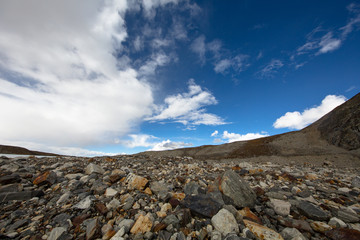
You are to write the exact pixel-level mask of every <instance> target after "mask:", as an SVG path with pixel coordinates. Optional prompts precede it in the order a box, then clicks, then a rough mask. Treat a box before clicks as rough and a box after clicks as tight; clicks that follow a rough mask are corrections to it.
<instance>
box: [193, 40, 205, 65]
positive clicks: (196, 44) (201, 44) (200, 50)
mask: <svg viewBox="0 0 360 240" xmlns="http://www.w3.org/2000/svg"><path fill="white" fill-rule="evenodd" d="M190 49H191V50H192V51H193V52H194V53H196V54H198V55H199V59H200V62H201V64H205V61H206V58H205V53H206V45H205V36H204V35H201V36H199V37H198V38H196V39H195V40H194V41H193V42H192V43H191V46H190Z"/></svg>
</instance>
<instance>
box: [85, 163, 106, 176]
mask: <svg viewBox="0 0 360 240" xmlns="http://www.w3.org/2000/svg"><path fill="white" fill-rule="evenodd" d="M104 172H105V171H104V169H102V167H100V166H99V165H96V164H93V163H90V164H89V165H87V167H86V168H85V173H86V174H87V175H90V174H92V173H99V174H103V173H104Z"/></svg>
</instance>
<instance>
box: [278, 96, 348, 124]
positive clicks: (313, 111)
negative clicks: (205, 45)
mask: <svg viewBox="0 0 360 240" xmlns="http://www.w3.org/2000/svg"><path fill="white" fill-rule="evenodd" d="M345 101H346V98H345V97H344V96H336V95H328V96H326V97H325V98H324V99H323V100H322V101H321V104H320V105H319V106H315V107H312V108H309V109H305V110H304V111H303V112H302V113H300V112H298V111H295V112H287V113H285V115H283V116H281V117H280V118H278V119H277V120H276V121H275V123H274V124H273V126H274V128H289V129H296V130H299V129H302V128H304V127H306V126H307V125H309V124H311V123H313V122H315V121H316V120H318V119H320V118H321V117H322V116H324V115H325V114H327V113H328V112H330V111H331V110H333V109H334V108H336V107H337V106H339V105H341V104H343V103H344V102H345Z"/></svg>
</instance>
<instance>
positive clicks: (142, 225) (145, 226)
mask: <svg viewBox="0 0 360 240" xmlns="http://www.w3.org/2000/svg"><path fill="white" fill-rule="evenodd" d="M152 224H153V223H152V221H151V219H150V218H149V217H148V216H144V215H140V216H139V217H138V219H137V220H136V222H135V224H134V225H133V227H132V228H131V230H130V232H131V233H132V234H137V233H142V234H144V233H146V232H149V231H150V230H151V227H152Z"/></svg>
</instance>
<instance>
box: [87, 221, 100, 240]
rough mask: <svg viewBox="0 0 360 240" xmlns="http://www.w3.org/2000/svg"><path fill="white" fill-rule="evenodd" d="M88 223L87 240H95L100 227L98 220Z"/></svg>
mask: <svg viewBox="0 0 360 240" xmlns="http://www.w3.org/2000/svg"><path fill="white" fill-rule="evenodd" d="M87 221H88V222H87V223H86V239H87V240H88V239H93V237H94V236H95V234H96V232H97V231H98V228H99V225H98V220H97V219H96V218H94V219H89V220H87Z"/></svg>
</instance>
